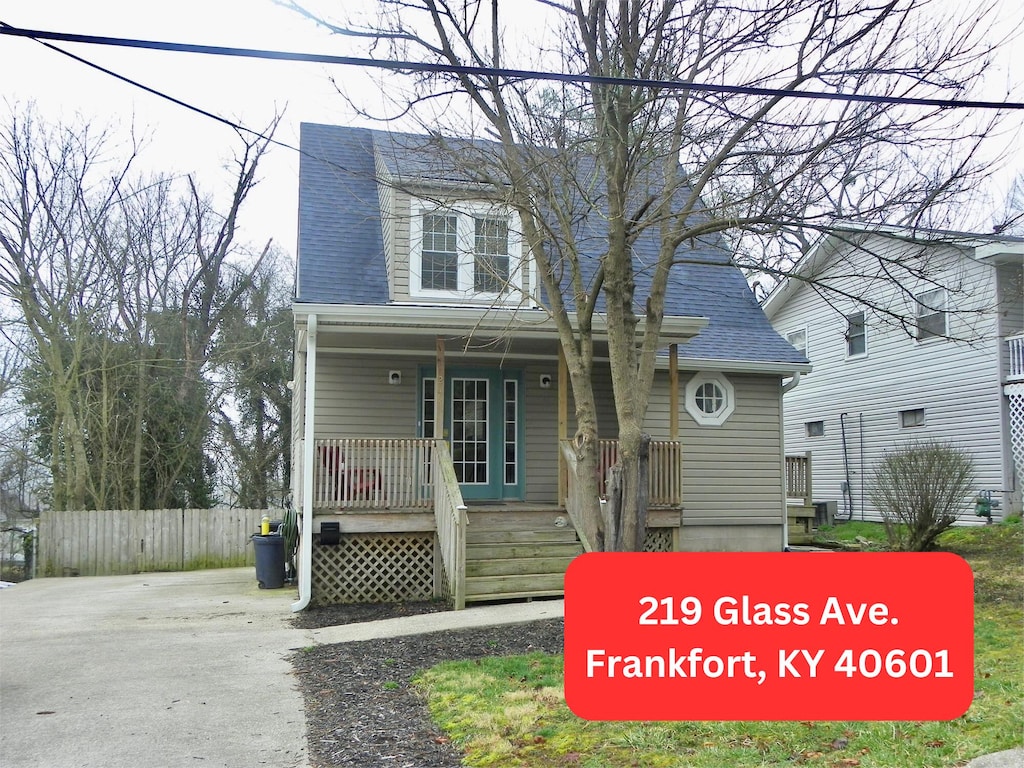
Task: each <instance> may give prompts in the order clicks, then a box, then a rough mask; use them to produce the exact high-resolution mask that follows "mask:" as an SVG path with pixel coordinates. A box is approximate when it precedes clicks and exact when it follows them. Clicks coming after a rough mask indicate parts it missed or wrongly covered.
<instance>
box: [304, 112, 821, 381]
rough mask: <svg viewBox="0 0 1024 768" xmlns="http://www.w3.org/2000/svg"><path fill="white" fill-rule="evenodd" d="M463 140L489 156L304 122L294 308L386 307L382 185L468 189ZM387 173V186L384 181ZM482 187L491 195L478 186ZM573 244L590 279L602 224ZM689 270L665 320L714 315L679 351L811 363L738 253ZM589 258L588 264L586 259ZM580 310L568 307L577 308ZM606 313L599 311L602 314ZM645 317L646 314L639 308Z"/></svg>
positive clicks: (704, 251)
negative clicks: (778, 326) (771, 312)
mask: <svg viewBox="0 0 1024 768" xmlns="http://www.w3.org/2000/svg"><path fill="white" fill-rule="evenodd" d="M442 141H443V142H445V143H448V144H451V143H453V142H460V147H459V148H460V150H461V149H463V148H464V150H465V151H466V152H473V151H484V150H485V149H487V148H488V147H489V146H490V145H489V144H488V143H486V142H473V141H463V140H448V139H442V138H440V137H435V136H415V135H410V134H391V133H386V132H382V131H371V130H368V129H360V128H347V127H342V126H329V125H316V124H308V123H304V124H303V125H302V128H301V149H302V156H301V159H300V166H299V227H298V231H299V242H298V258H297V269H296V301H297V302H300V303H316V304H371V305H372V304H387V303H388V302H389V292H388V275H387V272H386V262H385V253H384V238H383V234H382V222H381V208H380V190H379V188H378V183H379V182H382V181H386V182H387V183H395V184H399V185H413V184H416V183H422V184H434V185H450V186H454V187H462V188H463V189H471V186H472V185H473V184H474V180H473V179H471V178H469V177H468V175H466V174H460V173H458V172H456V171H455V170H453V169H451V168H449V167H445V166H444V165H443V163H442V162H441V153H437V152H431V151H430V147H431V146H435V147H436V146H437V145H438V143H439V142H442ZM378 171H380V172H381V173H383V174H386V175H387V176H388V177H389V178H388V179H386V180H379V179H378V178H377V173H378ZM480 189H481V190H482V189H484V187H482V186H481V187H480ZM574 226H575V227H576V229H575V231H574V232H573V237H574V240H575V241H576V243H577V244H582V245H583V246H584V248H586V246H587V245H588V244H592V245H593V247H592V249H590V252H589V254H587V253H583V254H582V255H583V257H584V258H583V259H582V260H581V261H582V263H583V265H584V268H585V269H587V270H588V273H587V274H586V275H585V278H586V279H588V280H589V279H592V278H593V275H594V273H595V272H596V269H597V264H598V256H599V255H600V254H601V253H602V252H603V250H604V248H605V247H606V246H607V239H606V237H605V221H604V217H602V216H599V215H588V216H584V217H581V219H580V220H579V221H577V222H576V223H575V225H574ZM659 246H660V243H659V236H658V232H657V231H656V230H655V229H654V228H650V229H648V230H647V231H646V232H644V233H643V234H642V235H641V236H640V237H639V238H638V239H637V241H636V242H635V244H634V246H633V257H634V259H635V260H636V262H637V264H638V269H637V277H636V282H637V296H640V297H644V296H646V295H647V294H648V292H649V287H650V281H651V278H650V270H647V269H644V268H643V267H644V265H646V264H650V265H652V266H653V265H654V264H655V263H656V261H657V256H658V251H659ZM683 247H684V248H687V249H688V251H687V253H686V259H685V260H684V263H681V264H678V265H676V266H675V267H673V270H672V273H671V275H670V278H669V283H668V286H667V290H666V297H665V315H666V316H676V317H685V316H691V317H692V316H696V317H707V318H708V319H709V323H708V326H707V328H706V329H705V330H704V331H702V332H701V333H700V335H699V336H697V337H696V338H695V339H693V340H692V341H691V342H689V343H688V344H685V345H683V346H681V347H680V353H681V355H682V356H684V357H690V358H696V359H708V360H723V361H725V360H741V361H749V362H772V363H786V364H793V365H804V364H806V360H805V358H804V357H803V356H802V355H801V354H800V353H798V352H797V351H796V350H794V349H793V347H792V346H790V345H789V344H788V343H787V342H786V341H784V340H783V339H782V338H781V337H780V336H779V335H778V334H777V333H776V332H775V330H774V329H773V328H772V327H771V325H770V323H769V322H768V320H767V318H766V317H765V315H764V313H763V312H762V310H761V308H760V307H759V306H758V304H757V302H756V301H755V299H754V296H753V293H752V291H751V290H750V287H749V286H748V284H747V282H746V280H745V279H744V277H743V275H742V273H741V272H740V271H739V270H738V269H737V268H736V267H735V266H732V264H731V263H730V262H731V252H730V251H729V250H728V249H727V247H726V245H725V242H724V240H723V239H722V238H721V236H718V235H715V236H712V237H708V238H705V239H702V240H700V241H698V242H695V243H692V244H688V245H686V246H683ZM587 255H589V256H591V258H589V259H588V258H586V256H587ZM573 308H574V307H573V306H571V304H570V306H569V309H570V310H572V309H573ZM599 309H600V307H599ZM637 309H638V311H639V312H641V313H642V312H643V307H642V306H641V307H637Z"/></svg>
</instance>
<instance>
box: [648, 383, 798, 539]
mask: <svg viewBox="0 0 1024 768" xmlns="http://www.w3.org/2000/svg"><path fill="white" fill-rule="evenodd" d="M692 375H693V374H692V373H691V374H687V373H682V374H681V375H680V377H679V404H680V405H679V407H680V415H679V431H680V439H681V440H682V441H683V547H684V548H685V549H715V550H728V549H750V548H754V549H778V548H779V547H780V546H781V541H782V515H783V509H784V508H785V499H784V498H783V493H784V491H783V480H782V430H781V422H780V419H781V384H780V380H779V377H778V376H757V375H749V374H732V373H730V374H725V376H726V378H727V379H728V380H729V381H730V382H731V383H732V385H733V387H734V389H735V396H736V410H735V411H734V412H733V414H732V415H731V416H730V417H729V419H728V421H726V422H725V423H724V424H722V425H721V426H717V427H708V426H702V425H700V424H697V423H696V422H695V421H694V420H693V418H692V417H691V416H690V414H689V413H687V412H686V410H685V403H684V395H685V388H686V382H687V381H688V380H689V378H690V377H691V376H692ZM662 376H663V377H664V378H661V379H659V380H660V381H665V379H666V378H667V374H662ZM648 428H649V430H650V432H651V434H652V436H655V437H661V438H667V437H668V388H667V386H660V387H658V388H657V390H656V392H655V395H654V397H653V398H652V400H651V407H650V410H649V411H648ZM691 526H693V530H692V531H691V529H690V527H691ZM702 526H728V527H729V528H736V527H737V526H739V527H742V528H743V529H744V530H743V531H741V530H739V529H736V530H732V531H725V532H722V531H718V532H716V533H715V535H714V536H711V537H710V538H709V532H708V531H703V530H702ZM754 542H758V543H757V544H756V546H755V545H754Z"/></svg>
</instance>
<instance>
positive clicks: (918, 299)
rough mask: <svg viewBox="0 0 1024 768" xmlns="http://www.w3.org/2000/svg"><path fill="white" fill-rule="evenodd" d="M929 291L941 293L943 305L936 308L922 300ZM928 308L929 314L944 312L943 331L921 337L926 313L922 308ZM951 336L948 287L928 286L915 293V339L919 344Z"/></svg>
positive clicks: (941, 303)
mask: <svg viewBox="0 0 1024 768" xmlns="http://www.w3.org/2000/svg"><path fill="white" fill-rule="evenodd" d="M929 293H939V294H941V296H942V299H941V301H940V302H939V304H940V306H941V307H942V308H941V309H939V310H936V309H934V308H932V307H930V306H928V305H927V304H925V303H924V301H922V298H923V297H924V296H925V295H926V294H929ZM922 309H924V310H927V315H936V314H939V313H941V314H942V333H940V334H938V335H930V336H928V337H927V338H923V339H922V338H921V328H920V321H921V318H922V317H923V316H925V314H926V313H923V312H922V311H921V310H922ZM948 337H949V295H948V294H947V293H946V289H945V288H942V287H938V286H936V287H933V288H927V289H925V290H923V291H918V292H917V293H915V294H914V341H916V342H917V343H918V344H924V343H927V342H929V341H936V340H944V339H946V338H948Z"/></svg>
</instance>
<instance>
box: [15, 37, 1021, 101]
mask: <svg viewBox="0 0 1024 768" xmlns="http://www.w3.org/2000/svg"><path fill="white" fill-rule="evenodd" d="M0 34H2V35H13V36H17V37H30V38H33V39H35V40H39V41H42V40H59V41H61V42H69V43H86V44H89V45H107V46H119V47H123V48H145V49H150V50H159V51H174V52H178V53H201V54H208V55H214V56H238V57H243V58H255V59H273V60H278V61H302V62H313V63H320V64H336V65H345V66H356V67H369V68H373V69H387V70H392V71H406V72H433V73H443V74H456V75H476V76H481V77H501V78H507V79H510V80H546V81H554V82H563V83H575V84H597V85H629V86H634V87H641V88H652V89H660V90H667V91H702V92H710V93H733V94H744V95H748V96H773V97H774V96H785V97H790V98H795V99H817V100H826V101H845V102H870V103H874V104H902V105H910V106H924V107H941V108H948V109H1024V102H1003V101H968V100H959V99H925V98H911V97H906V96H877V95H873V94H860V93H846V94H844V93H825V92H822V91H794V90H791V89H787V88H758V87H753V86H742V85H712V84H708V83H686V82H682V81H679V80H650V79H646V78H626V77H605V76H596V75H573V74H563V73H558V72H544V71H539V70H530V69H507V68H504V67H500V68H499V67H477V66H466V65H454V64H431V63H427V62H419V61H394V60H384V59H368V58H362V57H354V56H332V55H328V54H321V53H302V52H295V51H271V50H264V49H259V48H228V47H224V46H219V45H194V44H191V43H167V42H160V41H156V40H136V39H131V38H122V37H107V36H105V35H79V34H72V33H67V32H48V31H45V30H38V29H22V28H18V27H11V26H7V25H3V26H2V27H0Z"/></svg>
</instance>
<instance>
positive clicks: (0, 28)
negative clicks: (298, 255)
mask: <svg viewBox="0 0 1024 768" xmlns="http://www.w3.org/2000/svg"><path fill="white" fill-rule="evenodd" d="M14 29H17V28H16V27H12V26H11V25H9V24H7V23H6V22H3V21H0V34H6V33H7V31H8V30H14ZM26 37H30V36H29V35H26ZM33 39H35V40H36V42H37V43H39V44H40V45H42V46H45V47H46V48H49V49H50V50H51V51H55V52H57V53H59V54H61V55H63V56H67V57H68V58H69V59H73V60H75V61H77V62H79V63H80V64H84V65H85V66H87V67H91V68H92V69H95V70H97V71H99V72H102V73H103V74H105V75H110V76H111V77H113V78H115V79H117V80H120V81H121V82H124V83H128V85H132V86H134V87H136V88H140V89H141V90H143V91H145V92H146V93H151V94H153V95H154V96H157V97H158V98H161V99H166V100H167V101H169V102H171V103H172V104H176V105H178V106H179V107H184V108H185V109H188V110H190V111H192V112H195V113H196V114H199V115H202V116H203V117H208V118H210V119H211V120H216V121H217V122H218V123H222V124H223V125H226V126H228V127H229V128H231V129H233V130H235V131H238V132H239V133H247V134H250V135H252V136H255V137H256V138H258V139H262V140H263V141H266V142H269V143H270V144H274V145H276V146H278V147H282V148H283V149H290V150H292V151H294V152H298V153H299V154H302V155H307V156H308V157H311V158H313V159H315V160H321V161H322V162H328V161H324V160H322V158H318V157H316V156H315V155H312V154H310V153H309V152H306V151H305V150H303V149H301V148H299V147H296V146H294V145H292V144H289V143H287V142H284V141H281V140H279V139H275V138H274V137H273V136H268V135H267V134H265V133H263V132H262V131H257V130H255V129H253V128H248V127H246V126H244V125H241V124H240V123H235V122H232V121H231V120H228V119H227V118H226V117H222V116H220V115H218V114H216V113H214V112H209V111H207V110H205V109H203V108H202V107H197V106H196V105H195V104H189V103H188V102H187V101H182V100H181V99H179V98H177V97H175V96H171V95H170V94H168V93H164V92H163V91H158V90H157V89H155V88H151V87H149V86H148V85H145V84H144V83H140V82H139V81H138V80H132V79H131V78H130V77H128V76H126V75H122V74H120V73H119V72H115V71H114V70H112V69H107V68H106V67H104V66H101V65H100V64H97V63H96V62H94V61H89V60H88V59H83V58H82V57H81V56H78V55H76V54H74V53H71V51H66V50H64V49H63V48H59V47H57V46H56V45H53V44H52V43H47V42H45V41H44V40H40V39H36V38H33ZM330 164H331V165H337V164H336V163H330ZM337 167H338V168H339V170H343V171H347V170H348V169H346V168H343V167H341V166H337Z"/></svg>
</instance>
